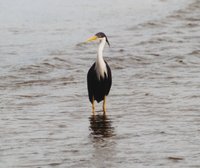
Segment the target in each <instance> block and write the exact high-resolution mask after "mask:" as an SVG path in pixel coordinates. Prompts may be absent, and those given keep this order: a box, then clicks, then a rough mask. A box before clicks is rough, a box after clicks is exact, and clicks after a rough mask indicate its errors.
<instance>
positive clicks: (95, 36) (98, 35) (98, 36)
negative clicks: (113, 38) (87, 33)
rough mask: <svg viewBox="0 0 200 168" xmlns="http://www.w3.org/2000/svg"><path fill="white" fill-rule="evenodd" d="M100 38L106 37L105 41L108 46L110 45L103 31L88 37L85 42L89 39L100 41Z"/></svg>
mask: <svg viewBox="0 0 200 168" xmlns="http://www.w3.org/2000/svg"><path fill="white" fill-rule="evenodd" d="M102 39H106V42H107V43H108V45H109V47H110V43H109V41H108V38H107V36H106V35H105V34H104V33H103V32H99V33H97V34H95V35H94V36H92V37H90V38H89V39H88V40H87V42H89V41H94V40H99V41H101V40H102Z"/></svg>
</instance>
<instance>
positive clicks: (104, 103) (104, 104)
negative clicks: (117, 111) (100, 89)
mask: <svg viewBox="0 0 200 168" xmlns="http://www.w3.org/2000/svg"><path fill="white" fill-rule="evenodd" d="M103 113H104V114H105V113H106V96H104V99H103Z"/></svg>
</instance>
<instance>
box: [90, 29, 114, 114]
mask: <svg viewBox="0 0 200 168" xmlns="http://www.w3.org/2000/svg"><path fill="white" fill-rule="evenodd" d="M94 40H98V41H99V46H98V51H97V58H96V61H95V62H94V63H93V65H92V66H91V68H90V69H89V71H88V73H87V88H88V96H89V100H90V102H91V104H92V112H93V113H95V100H96V101H97V102H98V103H99V102H101V101H102V100H103V113H104V114H105V113H106V96H107V95H108V94H109V92H110V88H111V85H112V73H111V69H110V67H109V65H108V63H107V62H106V61H105V60H104V59H103V49H104V46H105V44H106V43H107V44H108V46H109V47H110V43H109V41H108V38H107V36H106V35H105V34H104V33H103V32H99V33H96V34H95V35H94V36H92V37H90V38H89V39H88V40H87V42H90V41H94Z"/></svg>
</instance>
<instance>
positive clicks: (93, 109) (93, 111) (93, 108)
mask: <svg viewBox="0 0 200 168" xmlns="http://www.w3.org/2000/svg"><path fill="white" fill-rule="evenodd" d="M92 113H93V114H94V113H95V106H94V96H93V97H92Z"/></svg>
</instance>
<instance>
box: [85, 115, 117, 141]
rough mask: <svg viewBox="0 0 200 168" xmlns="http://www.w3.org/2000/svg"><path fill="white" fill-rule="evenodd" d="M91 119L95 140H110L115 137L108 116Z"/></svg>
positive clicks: (91, 128)
mask: <svg viewBox="0 0 200 168" xmlns="http://www.w3.org/2000/svg"><path fill="white" fill-rule="evenodd" d="M89 119H90V130H91V135H92V136H93V138H108V137H112V136H114V127H112V121H111V119H110V118H109V117H108V116H107V115H106V114H102V115H92V116H91V117H90V118H89Z"/></svg>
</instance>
